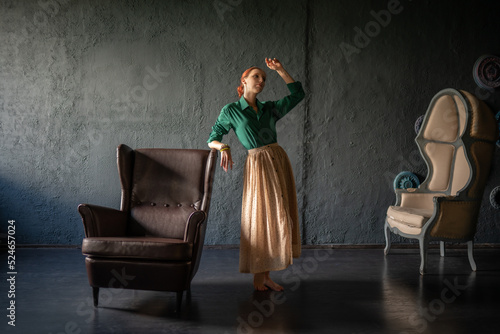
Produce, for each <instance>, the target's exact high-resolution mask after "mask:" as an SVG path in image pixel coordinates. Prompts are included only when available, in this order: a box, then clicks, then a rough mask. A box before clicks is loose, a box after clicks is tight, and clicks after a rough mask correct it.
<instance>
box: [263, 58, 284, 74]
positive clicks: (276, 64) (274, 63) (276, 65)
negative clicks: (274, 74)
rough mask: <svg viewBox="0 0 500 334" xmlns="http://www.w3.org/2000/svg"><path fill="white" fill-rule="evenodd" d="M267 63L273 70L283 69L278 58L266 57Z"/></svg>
mask: <svg viewBox="0 0 500 334" xmlns="http://www.w3.org/2000/svg"><path fill="white" fill-rule="evenodd" d="M266 65H267V67H269V68H270V69H271V70H273V71H279V70H282V69H283V65H282V64H281V63H280V61H279V60H278V59H276V58H273V59H271V58H266Z"/></svg>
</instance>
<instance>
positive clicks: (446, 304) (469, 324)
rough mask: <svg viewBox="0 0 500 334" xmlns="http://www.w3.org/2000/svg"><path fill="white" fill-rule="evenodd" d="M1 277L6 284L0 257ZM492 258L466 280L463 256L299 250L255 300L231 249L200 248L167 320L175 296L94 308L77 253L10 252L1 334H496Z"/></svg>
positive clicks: (108, 299)
mask: <svg viewBox="0 0 500 334" xmlns="http://www.w3.org/2000/svg"><path fill="white" fill-rule="evenodd" d="M1 254H2V258H3V259H2V260H1V261H0V270H1V271H2V277H6V276H7V272H8V269H7V255H8V254H7V253H6V252H5V250H3V251H2V253H1ZM499 255H500V250H499V249H480V250H476V252H475V258H476V262H477V265H478V271H477V272H475V273H474V272H471V270H470V267H469V263H468V261H467V256H466V251H465V250H463V249H460V250H452V251H449V252H448V254H447V257H446V258H440V257H439V255H438V252H437V250H431V251H430V255H429V267H428V271H429V273H428V274H427V275H426V276H423V277H421V276H420V275H419V273H418V266H419V255H418V252H417V250H414V249H411V250H403V249H393V250H392V253H391V254H389V255H388V257H387V258H384V256H383V251H382V250H381V249H338V250H312V249H307V250H304V252H303V255H302V257H301V258H300V259H298V260H296V262H295V264H294V265H293V266H291V267H290V268H288V269H287V270H285V271H282V272H279V273H275V275H274V278H275V280H276V281H278V282H279V283H281V284H283V285H284V287H285V288H286V291H285V292H282V293H277V292H259V293H257V292H254V291H253V288H252V285H251V276H250V275H249V274H240V273H238V250H237V249H225V250H216V249H205V250H204V253H203V257H202V262H201V265H200V269H199V271H198V274H197V275H196V277H195V279H194V280H193V284H192V296H191V300H190V302H189V303H188V302H187V301H186V300H185V301H184V303H183V308H182V311H181V313H180V314H177V313H176V312H175V294H174V293H166V292H151V291H131V290H118V289H101V295H100V306H99V308H98V309H94V308H93V306H92V301H91V288H90V287H89V285H88V282H87V277H86V272H85V266H84V258H83V256H82V255H81V252H80V250H79V249H46V248H38V249H35V248H21V249H17V250H16V260H17V268H16V269H17V276H16V284H15V290H16V291H15V305H16V319H15V320H16V322H15V325H16V326H15V327H12V326H9V325H8V324H7V322H8V321H9V319H8V318H7V317H6V315H7V314H8V312H9V311H8V310H6V308H7V307H8V302H9V300H13V299H8V297H7V293H8V291H9V286H8V285H7V280H6V278H4V279H2V280H1V283H0V296H2V297H1V301H2V302H1V307H0V308H1V309H3V310H4V311H3V313H4V315H2V316H1V317H0V319H3V320H2V324H1V325H0V333H30V334H31V333H45V334H51V333H52V334H60V333H67V334H70V333H71V334H77V333H149V334H153V333H224V334H225V333H328V334H331V333H441V334H442V333H454V334H457V333H498V332H499V328H500V326H499V325H500V261H499V260H498V258H499Z"/></svg>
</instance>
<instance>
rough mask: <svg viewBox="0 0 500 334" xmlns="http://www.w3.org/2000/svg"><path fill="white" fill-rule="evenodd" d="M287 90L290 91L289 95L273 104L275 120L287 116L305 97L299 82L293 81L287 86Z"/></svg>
mask: <svg viewBox="0 0 500 334" xmlns="http://www.w3.org/2000/svg"><path fill="white" fill-rule="evenodd" d="M287 87H288V89H289V90H290V95H288V96H285V97H284V98H282V99H281V100H278V101H275V102H274V108H275V110H276V111H277V116H278V117H277V118H278V119H280V118H281V117H283V116H285V115H286V114H288V112H289V111H290V110H292V109H293V107H295V106H296V105H297V104H298V103H299V102H300V101H302V99H303V98H304V96H305V95H306V94H305V92H304V89H303V88H302V84H301V83H300V82H299V81H295V82H292V83H289V84H287Z"/></svg>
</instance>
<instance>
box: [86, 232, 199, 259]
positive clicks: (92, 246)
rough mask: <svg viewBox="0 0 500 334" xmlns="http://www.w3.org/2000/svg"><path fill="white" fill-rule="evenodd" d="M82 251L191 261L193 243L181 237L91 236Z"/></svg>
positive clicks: (96, 255)
mask: <svg viewBox="0 0 500 334" xmlns="http://www.w3.org/2000/svg"><path fill="white" fill-rule="evenodd" d="M82 253H83V254H85V255H87V256H90V257H101V258H127V259H145V260H162V261H190V260H191V258H192V253H193V245H192V244H191V243H189V242H185V241H183V240H181V239H169V238H155V237H91V238H85V239H83V243H82Z"/></svg>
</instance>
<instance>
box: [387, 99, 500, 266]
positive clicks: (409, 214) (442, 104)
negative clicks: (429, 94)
mask: <svg viewBox="0 0 500 334" xmlns="http://www.w3.org/2000/svg"><path fill="white" fill-rule="evenodd" d="M497 138H498V129H497V125H496V121H495V117H494V115H493V113H492V112H491V110H490V109H489V108H488V106H486V104H485V103H483V102H482V101H480V100H478V99H477V98H476V97H475V96H474V95H472V94H470V93H468V92H465V91H458V90H455V89H444V90H442V91H440V92H439V93H437V94H436V96H434V98H433V99H432V101H431V103H430V105H429V108H428V109H427V112H426V114H425V118H424V121H423V123H422V127H421V128H420V131H419V133H418V135H417V138H416V139H415V141H416V143H417V145H418V148H419V150H420V153H421V155H422V157H423V159H424V160H425V162H426V164H427V168H428V172H427V177H426V179H425V181H424V182H423V183H422V184H421V185H420V186H419V187H418V188H417V189H415V188H413V189H412V188H410V189H396V203H395V204H394V205H393V206H390V207H389V208H388V210H387V216H386V220H385V227H384V229H385V238H386V247H385V250H384V253H385V255H387V254H388V253H389V249H390V246H391V232H392V233H395V234H398V235H400V236H403V237H405V238H411V239H418V241H419V245H420V256H421V264H420V274H422V275H423V274H424V273H425V271H426V256H427V247H428V244H429V242H430V241H440V250H441V256H444V242H445V241H454V242H467V245H468V256H469V262H470V265H471V267H472V270H474V271H475V270H476V264H475V262H474V258H473V239H474V234H475V233H476V224H477V218H478V214H479V208H480V206H481V199H482V197H483V192H484V188H485V185H486V181H487V178H488V174H489V172H490V166H491V161H492V157H493V153H494V149H495V142H496V140H497Z"/></svg>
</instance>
